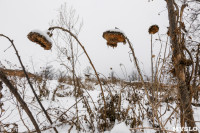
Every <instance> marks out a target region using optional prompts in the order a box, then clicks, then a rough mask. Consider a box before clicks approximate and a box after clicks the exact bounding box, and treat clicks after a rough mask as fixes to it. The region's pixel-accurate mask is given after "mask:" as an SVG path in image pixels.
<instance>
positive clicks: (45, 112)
mask: <svg viewBox="0 0 200 133" xmlns="http://www.w3.org/2000/svg"><path fill="white" fill-rule="evenodd" d="M0 36H2V37H5V38H7V39H8V40H9V41H10V43H11V44H12V46H13V48H14V50H15V52H16V55H17V58H18V60H19V62H20V65H21V67H22V69H23V71H24V74H25V76H26V79H27V81H28V84H29V85H30V87H31V90H32V92H33V94H34V96H35V98H36V99H37V102H38V103H39V105H40V107H41V108H42V111H43V112H44V114H45V115H46V117H47V119H48V120H49V122H50V123H51V124H53V122H52V120H51V118H50V117H49V115H48V113H47V111H46V110H45V108H44V107H43V105H42V103H41V102H40V100H39V98H38V96H37V94H36V92H35V90H34V88H33V85H32V83H31V81H30V79H29V76H28V74H27V72H26V70H25V67H24V65H23V63H22V60H21V58H20V56H19V53H18V51H17V48H16V47H15V45H14V43H13V40H11V39H10V38H9V37H7V36H5V35H3V34H0ZM54 131H55V132H56V133H58V131H57V129H56V128H54Z"/></svg>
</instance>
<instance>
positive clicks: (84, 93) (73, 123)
mask: <svg viewBox="0 0 200 133" xmlns="http://www.w3.org/2000/svg"><path fill="white" fill-rule="evenodd" d="M13 81H15V83H17V84H15V86H16V87H17V89H18V91H19V92H20V94H21V96H22V98H23V99H24V101H25V102H26V103H27V104H28V107H29V109H30V110H31V112H32V113H33V116H34V117H35V119H36V121H37V123H38V125H39V127H40V129H41V131H42V133H54V132H55V131H54V130H53V128H52V127H56V129H57V130H58V132H59V133H66V132H72V133H75V132H78V131H79V132H84V133H89V132H94V133H98V132H105V133H131V132H132V133H155V132H156V131H158V132H159V128H161V125H160V124H159V122H158V120H157V119H156V118H155V120H154V123H155V126H154V127H153V114H152V107H151V106H150V103H149V101H148V100H147V96H146V95H145V93H144V88H137V87H135V86H128V85H124V84H123V83H115V84H112V83H108V84H106V85H104V92H105V99H106V104H107V119H106V124H107V128H106V131H102V130H101V128H102V126H103V125H104V124H105V122H104V121H103V116H102V109H103V108H104V103H103V100H102V96H101V90H100V87H99V85H98V84H96V83H94V82H92V81H84V82H83V85H81V92H80V95H79V96H78V97H77V98H76V97H75V96H74V91H73V90H74V86H73V85H70V84H68V83H60V82H58V81H57V80H47V81H46V82H45V81H34V80H32V83H33V85H34V88H35V90H36V92H37V94H38V96H39V97H40V100H41V102H42V104H43V106H44V107H45V109H46V111H47V112H48V114H49V115H50V117H51V119H52V121H53V125H50V123H49V122H48V120H47V118H46V117H45V115H44V113H43V112H42V110H41V108H40V106H39V104H38V103H37V101H36V99H35V98H34V95H33V93H32V91H31V89H30V87H29V85H28V84H27V81H26V80H25V79H23V78H21V79H18V78H16V79H14V80H13ZM39 88H40V89H39ZM39 90H43V92H41V91H39ZM1 92H2V94H3V97H2V98H1V102H2V103H3V106H2V109H1V110H0V112H1V114H0V126H1V127H0V131H1V132H4V131H5V130H6V131H8V132H13V133H14V132H16V133H17V132H19V133H27V132H32V131H35V129H34V126H33V124H32V123H31V121H30V119H29V118H28V116H27V115H26V113H25V112H24V111H23V110H22V108H21V107H20V105H19V103H18V102H16V99H15V98H14V96H13V95H11V93H10V91H9V89H8V88H7V87H6V86H5V85H3V89H2V91H1ZM158 94H159V97H158V101H162V102H160V103H159V104H158V107H157V112H158V113H157V115H158V118H159V121H160V122H161V123H162V125H163V126H164V128H165V130H166V131H167V132H175V127H177V129H178V127H179V126H180V123H179V121H180V120H179V110H178V108H177V104H176V101H174V100H170V99H173V97H172V96H168V97H167V98H165V96H166V93H165V92H162V91H160V92H159V93H158ZM76 103H77V104H76ZM193 109H194V117H195V120H196V121H200V107H193ZM196 124H197V129H198V130H199V129H200V123H199V122H197V123H196ZM177 132H179V131H177Z"/></svg>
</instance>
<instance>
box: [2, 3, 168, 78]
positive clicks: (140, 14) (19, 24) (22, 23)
mask: <svg viewBox="0 0 200 133" xmlns="http://www.w3.org/2000/svg"><path fill="white" fill-rule="evenodd" d="M64 2H67V4H68V5H69V7H70V6H72V7H73V8H74V9H76V12H77V14H78V15H79V16H80V18H81V19H83V23H84V25H83V28H82V30H81V32H80V35H79V39H80V41H81V42H82V43H83V45H84V46H85V48H86V50H87V51H88V53H89V55H90V57H91V59H92V61H93V62H94V65H95V67H96V69H97V71H99V72H101V73H103V74H106V73H108V72H110V67H112V68H113V70H114V71H116V73H117V74H118V75H122V72H121V69H120V66H119V64H120V63H122V64H124V65H125V67H126V69H127V72H128V73H130V72H131V71H132V70H133V69H135V68H134V64H133V62H130V58H129V54H128V52H129V51H130V50H129V48H128V45H123V44H118V45H119V46H118V47H117V48H115V49H113V48H110V47H109V48H108V47H107V45H106V41H105V40H104V39H103V38H102V34H103V32H104V31H105V30H107V29H113V28H114V27H118V28H119V29H121V30H122V31H123V32H124V33H125V34H126V35H127V36H128V38H129V39H130V40H131V42H132V43H133V47H134V49H135V52H136V56H137V57H138V60H139V61H140V65H141V68H142V69H144V71H145V72H146V73H147V74H150V73H149V71H150V35H149V34H148V28H149V26H151V25H153V24H157V25H159V27H160V31H159V34H165V33H166V30H167V29H166V27H167V26H168V18H167V11H166V10H165V9H166V6H165V4H166V3H165V1H164V0H154V1H151V2H148V0H0V18H1V19H0V33H2V34H5V35H7V36H9V37H10V38H12V39H13V40H14V42H15V44H16V47H17V49H18V50H19V53H20V55H21V57H22V60H23V61H24V63H25V64H26V65H30V60H31V59H32V60H33V63H34V65H35V68H36V69H38V68H39V67H40V66H44V65H45V63H46V62H51V61H54V60H55V57H56V55H55V53H54V52H53V51H44V50H43V49H42V48H41V47H40V46H38V45H36V44H33V43H32V42H30V41H29V40H28V39H27V37H26V36H27V34H28V33H29V32H30V31H31V30H33V29H40V30H46V29H47V28H48V27H49V23H50V22H51V20H53V19H56V15H57V14H58V12H57V9H58V8H59V7H60V6H61V5H62V4H63V3H64ZM163 10H165V11H163ZM161 11H163V12H162V13H161V15H158V13H159V12H161ZM157 37H158V35H155V37H154V38H157ZM0 44H1V49H0V52H1V57H0V60H3V59H7V60H8V61H11V62H13V63H17V64H18V62H17V58H16V56H15V53H14V51H13V49H9V50H7V51H6V52H3V51H4V50H5V49H6V48H7V47H8V46H10V44H9V43H8V41H7V40H5V39H2V38H0ZM154 48H155V49H158V48H159V44H155V45H154ZM87 65H88V63H85V61H84V62H83V65H82V67H83V68H82V69H84V68H85V67H86V66H87ZM30 68H31V67H30Z"/></svg>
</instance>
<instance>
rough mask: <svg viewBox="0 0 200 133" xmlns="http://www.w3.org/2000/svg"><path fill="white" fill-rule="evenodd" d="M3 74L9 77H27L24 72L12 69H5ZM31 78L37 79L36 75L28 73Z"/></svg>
mask: <svg viewBox="0 0 200 133" xmlns="http://www.w3.org/2000/svg"><path fill="white" fill-rule="evenodd" d="M3 72H4V73H5V74H6V75H8V76H18V77H25V74H24V71H23V70H12V69H3ZM27 74H28V76H29V77H31V78H35V77H37V76H36V75H34V74H32V73H29V72H28V73H27Z"/></svg>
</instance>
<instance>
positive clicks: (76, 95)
mask: <svg viewBox="0 0 200 133" xmlns="http://www.w3.org/2000/svg"><path fill="white" fill-rule="evenodd" d="M69 41H70V47H71V56H72V60H71V64H72V78H73V84H74V92H75V100H76V115H77V123H76V126H77V129H78V130H79V127H80V126H79V123H78V122H79V117H78V102H77V97H78V90H77V88H78V87H77V84H78V81H77V84H76V80H75V63H74V49H73V43H72V38H71V37H70V38H69Z"/></svg>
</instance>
